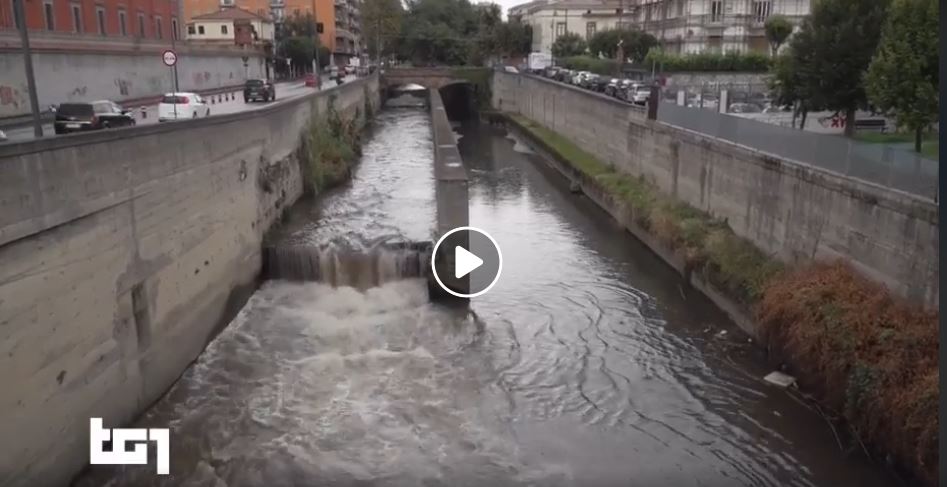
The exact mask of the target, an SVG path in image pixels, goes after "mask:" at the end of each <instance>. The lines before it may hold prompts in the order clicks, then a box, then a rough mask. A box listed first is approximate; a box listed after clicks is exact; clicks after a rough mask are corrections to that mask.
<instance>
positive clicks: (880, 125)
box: [855, 118, 888, 133]
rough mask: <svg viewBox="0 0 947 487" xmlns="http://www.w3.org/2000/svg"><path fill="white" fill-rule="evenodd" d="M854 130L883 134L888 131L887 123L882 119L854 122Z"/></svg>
mask: <svg viewBox="0 0 947 487" xmlns="http://www.w3.org/2000/svg"><path fill="white" fill-rule="evenodd" d="M855 130H877V131H879V132H881V133H885V131H886V130H888V122H886V121H885V119H883V118H866V119H864V120H855Z"/></svg>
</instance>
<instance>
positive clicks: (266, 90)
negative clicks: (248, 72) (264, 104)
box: [243, 79, 276, 103]
mask: <svg viewBox="0 0 947 487" xmlns="http://www.w3.org/2000/svg"><path fill="white" fill-rule="evenodd" d="M275 99H276V86H274V85H273V83H270V81H269V80H265V79H248V80H247V82H246V84H244V85H243V102H244V103H249V102H251V101H254V100H262V101H270V100H275Z"/></svg>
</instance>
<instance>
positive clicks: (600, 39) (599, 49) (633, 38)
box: [589, 29, 658, 63]
mask: <svg viewBox="0 0 947 487" xmlns="http://www.w3.org/2000/svg"><path fill="white" fill-rule="evenodd" d="M619 41H622V49H623V50H624V54H625V57H626V58H630V59H631V61H632V62H635V63H640V62H642V61H644V59H645V56H647V55H648V51H650V50H651V48H653V47H656V46H657V45H658V40H657V39H656V38H655V37H654V36H653V35H651V34H648V33H647V32H643V31H640V30H637V29H621V30H619V29H609V30H603V31H600V32H597V33H596V34H595V35H593V36H592V38H591V39H589V51H591V53H592V54H593V55H602V56H604V57H607V58H614V57H615V54H616V53H617V52H618V42H619Z"/></svg>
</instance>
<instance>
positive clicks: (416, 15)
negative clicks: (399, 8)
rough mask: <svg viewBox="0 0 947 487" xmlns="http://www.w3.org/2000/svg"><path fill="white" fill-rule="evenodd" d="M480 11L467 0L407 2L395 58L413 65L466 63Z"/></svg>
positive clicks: (475, 34)
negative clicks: (410, 62)
mask: <svg viewBox="0 0 947 487" xmlns="http://www.w3.org/2000/svg"><path fill="white" fill-rule="evenodd" d="M478 23H479V12H478V11H477V9H475V8H474V6H473V5H471V3H470V1H469V0H408V2H407V11H406V12H405V15H404V19H403V21H402V26H403V27H402V31H401V34H400V35H399V37H398V57H399V58H401V59H405V60H411V61H413V62H416V63H439V64H450V65H457V64H465V63H466V62H467V61H468V59H469V54H470V51H471V50H472V49H473V48H475V47H476V44H477V39H478V36H477V33H478Z"/></svg>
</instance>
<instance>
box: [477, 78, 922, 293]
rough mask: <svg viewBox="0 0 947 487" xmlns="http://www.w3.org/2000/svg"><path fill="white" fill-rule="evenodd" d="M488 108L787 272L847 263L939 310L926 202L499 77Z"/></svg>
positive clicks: (573, 93)
mask: <svg viewBox="0 0 947 487" xmlns="http://www.w3.org/2000/svg"><path fill="white" fill-rule="evenodd" d="M493 105H494V107H495V108H497V109H499V110H503V111H507V112H513V113H519V114H521V115H524V116H526V117H528V118H530V119H532V120H534V121H536V122H539V123H541V124H543V125H544V126H546V127H547V128H549V129H552V130H555V131H556V132H558V133H559V134H561V135H563V136H565V137H567V138H568V139H570V140H571V141H572V142H574V143H576V144H578V145H579V146H580V147H581V148H583V149H584V150H586V151H588V152H589V153H591V154H593V155H595V156H596V157H599V158H600V159H602V160H603V161H605V162H607V163H610V164H613V165H614V166H615V167H616V168H617V169H619V170H621V171H624V172H626V173H628V174H631V175H635V176H641V177H644V178H646V179H647V180H649V181H651V182H653V183H654V184H655V185H656V186H657V187H658V188H659V189H660V190H662V191H664V192H666V193H668V194H671V195H674V196H675V197H677V198H679V199H680V200H682V201H684V202H686V203H688V204H690V205H691V206H693V207H695V208H699V209H701V210H704V211H707V212H708V213H710V214H711V215H714V216H715V217H718V218H723V219H726V220H727V222H728V224H729V225H730V227H731V228H733V230H734V231H735V232H736V233H737V234H738V235H740V236H742V237H745V238H747V239H749V240H751V241H752V242H753V243H754V244H756V245H757V246H758V247H759V248H761V249H763V250H764V251H766V252H769V253H771V254H773V255H775V256H777V257H779V258H781V259H782V260H784V261H786V262H790V263H795V262H801V261H804V260H808V259H812V258H829V259H830V258H839V257H840V258H845V259H847V260H848V261H850V262H851V263H852V264H853V265H854V266H855V267H856V268H857V269H859V270H860V271H861V272H862V273H863V274H864V275H866V276H867V277H869V278H872V279H874V280H876V281H878V282H881V283H883V284H885V285H886V286H888V288H889V289H891V290H892V291H893V292H894V293H896V294H898V295H901V296H904V297H906V298H908V299H910V300H912V301H913V302H916V303H919V304H922V305H925V306H927V307H930V308H936V307H937V306H938V304H939V301H938V291H939V282H938V279H939V274H938V253H937V252H938V250H937V249H938V211H937V206H936V203H934V202H933V201H931V200H927V199H924V198H920V197H916V196H913V195H910V194H907V193H903V192H900V191H896V190H891V189H888V188H885V187H881V186H878V185H874V184H870V183H865V182H862V181H859V180H854V179H851V178H847V177H844V176H841V175H838V174H835V173H831V172H828V171H825V170H821V169H818V168H814V167H811V166H809V165H807V164H805V163H804V162H798V161H790V160H785V159H780V158H778V157H775V156H772V155H769V154H765V153H762V152H759V151H756V150H753V149H751V148H748V147H745V146H739V145H736V144H733V143H731V142H728V141H725V140H721V139H716V138H713V137H709V136H706V135H703V134H699V133H696V132H692V131H689V130H685V129H682V128H679V127H674V126H671V125H667V124H664V123H661V122H656V121H649V120H646V117H645V113H644V111H643V110H641V109H640V108H638V107H632V106H628V105H625V104H622V103H619V102H617V101H615V100H611V99H609V98H607V97H605V96H602V95H598V94H594V93H588V92H584V91H583V90H580V89H578V88H574V87H570V86H566V85H562V84H559V83H555V82H552V81H549V80H545V79H543V78H538V77H534V76H524V75H515V74H509V73H501V72H495V73H494V76H493Z"/></svg>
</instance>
